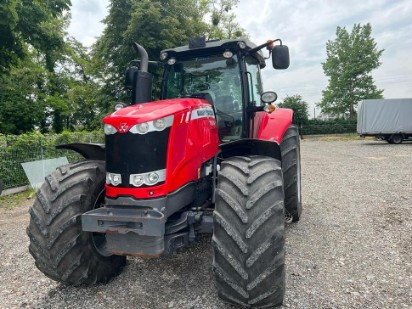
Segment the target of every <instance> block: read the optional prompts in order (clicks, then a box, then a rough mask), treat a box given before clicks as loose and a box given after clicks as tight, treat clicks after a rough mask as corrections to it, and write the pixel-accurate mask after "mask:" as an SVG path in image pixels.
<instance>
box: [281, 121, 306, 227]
mask: <svg viewBox="0 0 412 309" xmlns="http://www.w3.org/2000/svg"><path fill="white" fill-rule="evenodd" d="M280 150H281V153H282V171H283V179H284V189H285V211H286V218H287V219H290V221H292V222H297V221H299V219H300V216H301V214H302V193H301V165H300V139H299V129H298V127H297V126H295V125H291V126H290V127H289V129H287V131H286V133H285V135H284V136H283V139H282V143H281V144H280Z"/></svg>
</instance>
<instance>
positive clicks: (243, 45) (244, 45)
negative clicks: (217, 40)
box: [237, 41, 246, 49]
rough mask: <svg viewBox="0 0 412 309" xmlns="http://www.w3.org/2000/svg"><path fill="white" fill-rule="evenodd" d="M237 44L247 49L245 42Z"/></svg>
mask: <svg viewBox="0 0 412 309" xmlns="http://www.w3.org/2000/svg"><path fill="white" fill-rule="evenodd" d="M237 45H238V46H239V48H240V49H245V48H246V43H245V42H242V41H240V42H238V43H237Z"/></svg>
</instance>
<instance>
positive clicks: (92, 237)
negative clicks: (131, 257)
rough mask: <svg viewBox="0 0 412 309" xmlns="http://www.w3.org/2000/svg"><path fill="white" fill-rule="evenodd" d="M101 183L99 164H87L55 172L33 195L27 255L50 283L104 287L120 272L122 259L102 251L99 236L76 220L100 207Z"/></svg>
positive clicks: (103, 173)
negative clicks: (34, 197)
mask: <svg viewBox="0 0 412 309" xmlns="http://www.w3.org/2000/svg"><path fill="white" fill-rule="evenodd" d="M104 182H105V167H104V162H102V161H91V160H86V161H82V162H79V163H75V164H69V165H66V166H62V167H59V168H58V169H56V170H55V171H54V172H53V173H52V174H51V175H49V176H47V177H46V181H45V182H44V184H43V185H42V187H41V188H40V190H39V191H38V192H37V198H36V200H35V202H34V205H33V206H32V207H31V208H30V211H29V212H30V224H29V226H28V228H27V234H28V236H29V239H30V246H29V251H30V253H31V255H32V256H33V257H34V260H35V263H36V266H37V268H38V269H39V270H40V271H41V272H43V273H44V274H45V275H46V276H48V277H49V278H51V279H53V280H56V281H59V282H63V283H65V284H69V285H75V286H78V285H83V284H84V285H91V284H95V283H106V282H107V281H109V280H110V278H112V277H113V276H115V275H117V274H118V273H119V272H120V271H121V269H122V268H123V266H124V264H125V261H126V259H125V257H120V256H114V255H110V254H109V253H108V252H107V251H105V246H104V245H105V237H104V234H93V233H88V232H83V231H82V227H81V220H80V217H81V215H82V214H83V213H85V212H86V211H89V210H91V209H93V208H97V207H100V203H101V202H102V199H103V198H104Z"/></svg>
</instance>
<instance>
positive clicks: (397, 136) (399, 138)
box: [392, 135, 402, 144]
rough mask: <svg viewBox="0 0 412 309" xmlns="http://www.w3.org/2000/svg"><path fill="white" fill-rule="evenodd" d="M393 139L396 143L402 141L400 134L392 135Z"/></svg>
mask: <svg viewBox="0 0 412 309" xmlns="http://www.w3.org/2000/svg"><path fill="white" fill-rule="evenodd" d="M392 141H393V142H394V143H395V144H399V143H400V142H402V138H401V136H400V135H395V136H394V137H392Z"/></svg>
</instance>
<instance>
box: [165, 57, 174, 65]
mask: <svg viewBox="0 0 412 309" xmlns="http://www.w3.org/2000/svg"><path fill="white" fill-rule="evenodd" d="M175 63H176V58H174V57H173V58H170V59H169V60H167V64H168V65H174V64H175Z"/></svg>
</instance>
